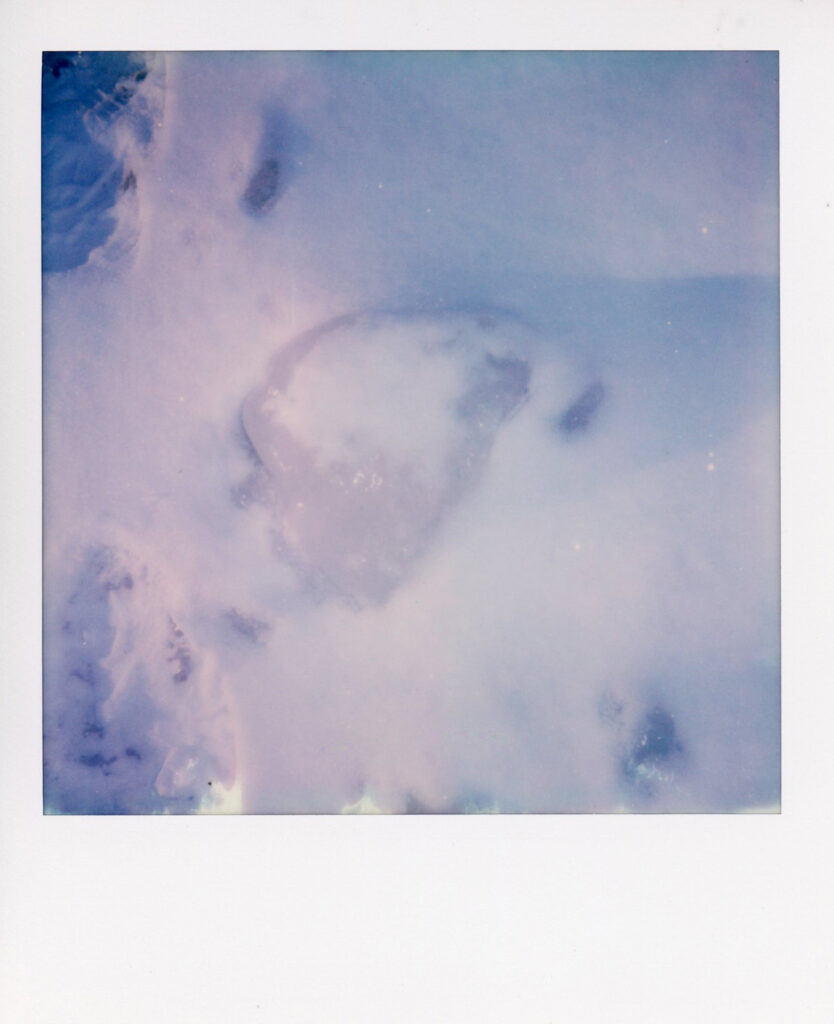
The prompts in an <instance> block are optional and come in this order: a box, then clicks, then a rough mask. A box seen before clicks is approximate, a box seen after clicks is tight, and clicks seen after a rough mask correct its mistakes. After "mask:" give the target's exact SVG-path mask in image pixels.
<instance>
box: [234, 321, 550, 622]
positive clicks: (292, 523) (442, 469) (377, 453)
mask: <svg viewBox="0 0 834 1024" xmlns="http://www.w3.org/2000/svg"><path fill="white" fill-rule="evenodd" d="M530 341H531V337H530V335H529V333H528V332H527V331H526V330H525V329H524V328H523V327H522V326H521V325H520V324H518V323H516V322H515V321H513V320H511V319H510V318H501V317H496V316H491V315H490V316H483V315H480V316H475V315H467V314H445V315H434V316H429V315H403V314H368V315H362V316H356V317H345V318H341V319H339V320H337V321H334V322H331V323H329V324H326V325H324V326H323V327H321V328H318V329H317V330H315V331H312V332H309V333H308V334H305V335H303V336H302V337H300V338H298V339H297V340H296V341H294V342H292V343H291V344H290V345H289V346H288V347H286V348H285V349H283V350H282V351H280V352H279V353H278V355H277V356H276V357H275V359H274V361H273V363H272V366H271V368H270V371H269V373H268V375H267V380H266V382H265V384H264V385H263V386H261V387H259V388H257V389H255V390H254V391H253V392H251V393H250V394H249V395H248V397H247V398H246V399H245V401H244V403H243V408H242V414H241V422H242V425H243V429H244V430H245V432H246V435H247V438H248V440H249V442H250V443H251V446H252V449H253V450H254V453H255V454H256V456H257V458H258V460H259V463H260V465H259V467H258V470H257V471H256V473H255V474H254V475H253V478H252V479H251V480H250V481H249V483H248V486H247V488H246V492H247V496H248V497H249V498H254V499H257V500H259V501H261V502H265V503H267V504H268V505H269V507H270V508H271V509H272V512H273V516H274V536H275V549H276V553H277V554H278V555H279V557H281V558H282V559H284V560H285V561H287V562H288V563H289V564H291V565H292V566H293V567H294V568H295V569H296V570H297V571H298V573H299V574H300V576H301V579H302V580H303V582H304V584H305V586H306V587H307V588H308V589H309V590H311V591H312V592H314V593H315V594H317V595H319V596H324V597H327V596H338V597H341V598H342V599H344V600H346V601H348V603H351V604H354V605H357V606H362V605H366V604H380V603H383V602H384V601H386V600H387V598H388V597H389V596H390V595H391V594H392V593H393V591H394V590H395V589H396V587H397V586H398V584H399V582H400V581H401V580H402V579H403V578H404V577H405V576H406V574H407V573H408V572H409V571H410V570H411V569H412V568H413V566H414V565H415V563H416V562H417V561H418V559H419V558H420V556H421V555H422V554H423V553H424V552H425V551H426V549H427V547H428V545H429V543H430V541H431V539H432V537H433V536H434V535H435V533H436V531H437V530H438V529H439V527H440V525H441V523H442V521H443V519H444V517H445V516H446V515H447V513H448V512H449V511H450V510H451V509H452V508H453V507H454V505H455V504H456V503H457V502H459V501H460V500H461V498H462V497H463V496H464V495H465V494H466V493H467V491H469V490H470V489H471V488H473V487H474V486H475V485H476V483H477V481H478V479H479V477H480V476H481V474H482V472H483V469H484V467H485V465H486V463H487V460H488V458H489V454H490V451H491V449H492V445H493V442H494V440H495V436H496V434H497V432H498V431H499V429H500V428H501V425H502V424H503V423H504V422H505V421H506V420H507V419H508V418H509V417H511V416H512V415H513V413H514V412H515V411H516V410H517V409H518V408H519V406H520V405H521V404H522V403H523V402H524V400H525V398H526V397H527V394H528V386H529V382H530V363H529V358H528V357H527V355H526V353H527V352H528V349H529V345H530Z"/></svg>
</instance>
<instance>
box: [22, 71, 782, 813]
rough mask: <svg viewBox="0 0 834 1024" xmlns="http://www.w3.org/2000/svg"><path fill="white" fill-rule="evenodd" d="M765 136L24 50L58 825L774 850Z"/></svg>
mask: <svg viewBox="0 0 834 1024" xmlns="http://www.w3.org/2000/svg"><path fill="white" fill-rule="evenodd" d="M777 101H778V57H777V54H775V53H770V52H720V53H719V52H715V53H713V52H680V53H678V52H599V53H597V52H512V53H510V52H507V53H504V52H500V53H499V52H455V53H452V52H326V53H325V52H309V53H306V52H226V53H220V52H218V53H209V52H195V53H121V52H106V53H102V52H98V53H92V52H71V53H70V52H68V53H54V52H50V53H45V54H44V57H43V76H42V138H43V146H42V195H43V208H42V239H43V246H42V259H43V395H44V405H43V410H44V411H43V415H44V674H43V712H44V713H43V736H44V739H43V744H44V746H43V751H44V810H45V812H46V813H58V814H61V813H63V814H149V813H174V814H180V813H201V812H202V813H204V812H220V813H273V814H299V813H301V814H312V813H316V814H322V813H324V814H337V813H430V814H439V813H452V814H457V813H487V812H490V813H601V812H602V813H608V812H622V811H626V812H637V813H647V812H735V811H773V810H778V807H779V799H780V653H779V465H778V453H779V422H778V412H779V410H778V393H779V320H778V314H779V291H778V289H779V279H778V268H779V263H778V103H777Z"/></svg>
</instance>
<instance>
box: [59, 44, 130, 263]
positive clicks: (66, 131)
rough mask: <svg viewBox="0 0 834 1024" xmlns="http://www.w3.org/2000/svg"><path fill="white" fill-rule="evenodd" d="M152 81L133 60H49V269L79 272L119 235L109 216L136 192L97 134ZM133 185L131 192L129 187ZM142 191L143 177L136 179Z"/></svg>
mask: <svg viewBox="0 0 834 1024" xmlns="http://www.w3.org/2000/svg"><path fill="white" fill-rule="evenodd" d="M146 75H147V69H146V68H145V66H144V65H143V64H142V62H141V60H140V59H139V58H137V57H135V56H134V55H131V54H129V53H72V52H67V53H45V54H44V57H43V68H42V76H41V117H42V120H41V133H42V134H41V144H42V148H41V188H42V211H41V231H42V235H41V237H42V247H43V249H42V266H43V270H44V271H62V270H72V269H73V268H75V267H79V266H81V265H82V264H84V263H85V262H86V261H87V258H88V256H89V255H90V253H91V252H92V251H93V250H94V249H96V248H98V247H99V246H100V245H103V244H104V243H105V242H106V241H107V239H108V238H109V237H110V235H111V234H112V232H113V229H114V227H115V225H116V221H115V218H114V217H113V216H112V214H111V213H110V212H109V211H110V210H111V208H112V207H113V205H114V203H115V202H116V199H117V197H118V195H119V191H120V189H122V188H130V187H132V186H131V179H130V178H127V179H126V178H125V175H124V168H123V166H122V163H121V161H120V160H117V159H116V158H115V157H114V156H113V154H112V153H111V152H110V151H109V150H108V149H107V148H106V147H105V146H103V145H102V144H101V143H100V142H98V141H97V140H96V138H95V137H94V132H93V133H91V130H90V129H91V128H92V127H93V126H96V127H98V128H101V127H103V126H106V125H107V123H108V122H109V121H111V120H112V119H113V118H115V117H118V116H119V115H120V113H121V112H122V111H123V110H124V108H125V107H126V105H127V104H128V102H129V101H130V99H131V97H132V96H133V94H134V91H135V88H136V85H137V84H138V83H139V82H141V81H142V80H143V79H144V78H145V77H146ZM126 182H127V184H126ZM132 185H133V186H135V177H134V178H133V179H132Z"/></svg>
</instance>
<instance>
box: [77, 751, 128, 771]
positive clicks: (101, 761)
mask: <svg viewBox="0 0 834 1024" xmlns="http://www.w3.org/2000/svg"><path fill="white" fill-rule="evenodd" d="M114 761H118V758H117V757H104V756H102V755H101V754H82V755H81V757H79V758H78V763H79V764H83V765H84V767H85V768H106V767H107V766H108V765H111V764H113V762H114Z"/></svg>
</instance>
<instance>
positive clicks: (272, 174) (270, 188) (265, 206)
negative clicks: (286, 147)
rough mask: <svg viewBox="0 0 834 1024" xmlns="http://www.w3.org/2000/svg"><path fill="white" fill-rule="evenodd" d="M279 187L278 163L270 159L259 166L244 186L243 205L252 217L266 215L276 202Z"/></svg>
mask: <svg viewBox="0 0 834 1024" xmlns="http://www.w3.org/2000/svg"><path fill="white" fill-rule="evenodd" d="M279 185H280V176H279V166H278V161H277V160H276V159H274V158H273V157H270V158H269V159H267V160H264V162H263V163H262V164H261V165H260V167H259V168H258V169H257V171H255V173H254V174H253V175H252V177H251V178H250V179H249V184H248V185H247V186H246V191H245V192H244V194H243V203H244V206H245V207H246V210H247V211H248V212H249V213H250V214H251V215H252V216H255V217H257V216H259V215H260V214H263V213H268V212H269V210H271V209H272V207H273V206H274V205H275V204H276V202H277V201H278V194H279Z"/></svg>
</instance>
